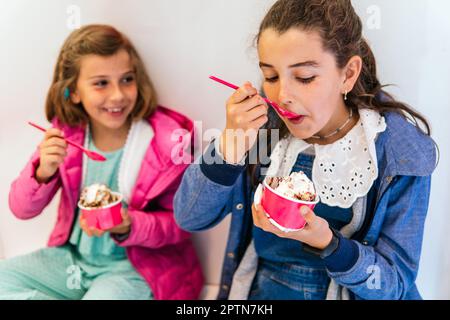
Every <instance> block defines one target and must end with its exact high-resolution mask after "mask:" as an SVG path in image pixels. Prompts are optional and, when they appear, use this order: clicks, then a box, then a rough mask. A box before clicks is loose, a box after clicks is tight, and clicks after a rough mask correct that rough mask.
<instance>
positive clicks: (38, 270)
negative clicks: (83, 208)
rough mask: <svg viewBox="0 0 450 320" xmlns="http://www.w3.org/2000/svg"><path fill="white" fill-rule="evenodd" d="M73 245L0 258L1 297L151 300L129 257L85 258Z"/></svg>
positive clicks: (18, 298) (6, 298) (20, 298)
mask: <svg viewBox="0 0 450 320" xmlns="http://www.w3.org/2000/svg"><path fill="white" fill-rule="evenodd" d="M74 248H75V247H73V246H71V245H66V246H63V247H58V248H46V249H42V250H38V251H36V252H33V253H31V254H27V255H24V256H20V257H16V258H12V259H8V260H4V261H0V300H50V299H51V300H54V299H64V300H80V299H83V300H148V299H152V293H151V290H150V288H149V286H148V284H147V283H146V281H145V280H144V278H143V277H142V276H141V275H139V274H138V273H137V272H136V271H135V270H134V268H133V267H132V265H131V263H130V262H129V261H128V260H127V259H123V260H112V259H111V258H108V259H104V260H103V261H102V259H101V258H99V257H92V258H86V257H85V256H81V255H79V254H78V253H77V251H76V249H74Z"/></svg>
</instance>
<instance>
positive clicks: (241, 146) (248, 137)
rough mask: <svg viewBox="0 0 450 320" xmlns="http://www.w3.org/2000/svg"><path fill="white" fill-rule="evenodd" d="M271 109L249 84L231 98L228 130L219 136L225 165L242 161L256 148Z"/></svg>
mask: <svg viewBox="0 0 450 320" xmlns="http://www.w3.org/2000/svg"><path fill="white" fill-rule="evenodd" d="M268 108H269V107H268V106H267V104H266V102H265V101H264V99H263V98H262V97H261V96H260V95H258V91H257V90H256V89H255V88H254V87H253V86H252V85H251V84H250V83H249V82H247V83H245V84H244V85H243V86H242V87H240V88H239V89H238V90H237V91H235V92H234V94H233V95H232V96H231V97H230V98H229V99H228V101H227V123H226V128H225V130H224V131H223V133H222V135H221V137H220V152H221V153H222V155H223V157H224V160H225V161H226V162H228V163H233V164H237V163H239V162H241V160H242V159H243V158H244V156H245V154H246V153H247V152H248V151H249V150H250V149H251V148H252V147H253V145H254V144H255V142H256V140H257V137H258V131H259V129H260V128H261V127H262V126H263V125H264V124H266V122H267V121H268V116H267V113H268Z"/></svg>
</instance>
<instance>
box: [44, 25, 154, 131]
mask: <svg viewBox="0 0 450 320" xmlns="http://www.w3.org/2000/svg"><path fill="white" fill-rule="evenodd" d="M119 50H125V51H126V52H127V53H128V54H129V56H130V60H131V64H132V67H133V71H134V72H135V74H136V83H137V87H138V97H137V100H136V106H135V107H134V109H133V111H132V112H131V118H132V119H136V120H138V119H143V118H147V117H149V116H150V115H151V114H152V113H153V112H154V111H155V110H156V107H157V96H156V92H155V89H154V87H153V84H152V82H151V80H150V77H149V76H148V74H147V71H146V70H145V66H144V63H143V61H142V59H141V58H140V57H139V54H138V53H137V51H136V49H135V48H134V46H133V44H132V43H131V41H130V40H129V39H128V38H127V37H126V36H125V35H123V34H122V33H120V32H119V31H117V30H116V29H115V28H113V27H111V26H108V25H88V26H85V27H83V28H81V29H78V30H75V31H74V32H72V34H70V35H69V37H68V38H67V39H66V41H65V43H64V45H63V47H62V48H61V52H60V54H59V56H58V61H57V63H56V66H55V71H54V75H53V81H52V84H51V86H50V89H49V91H48V94H47V100H46V105H45V113H46V116H47V119H48V121H52V120H53V119H54V118H55V117H56V118H58V120H59V121H61V123H63V124H65V125H69V126H77V125H81V124H86V123H87V122H88V120H89V117H88V115H87V113H86V111H85V110H84V108H83V106H82V105H81V104H78V105H76V104H74V103H73V102H72V101H71V99H68V98H67V90H70V92H74V91H75V89H76V84H77V81H78V77H79V74H80V61H81V59H82V58H83V57H84V56H86V55H91V54H94V55H100V56H105V57H107V56H111V55H114V54H116V53H117V52H118V51H119Z"/></svg>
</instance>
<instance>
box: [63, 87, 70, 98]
mask: <svg viewBox="0 0 450 320" xmlns="http://www.w3.org/2000/svg"><path fill="white" fill-rule="evenodd" d="M69 98H70V90H69V88H66V89H64V100H69Z"/></svg>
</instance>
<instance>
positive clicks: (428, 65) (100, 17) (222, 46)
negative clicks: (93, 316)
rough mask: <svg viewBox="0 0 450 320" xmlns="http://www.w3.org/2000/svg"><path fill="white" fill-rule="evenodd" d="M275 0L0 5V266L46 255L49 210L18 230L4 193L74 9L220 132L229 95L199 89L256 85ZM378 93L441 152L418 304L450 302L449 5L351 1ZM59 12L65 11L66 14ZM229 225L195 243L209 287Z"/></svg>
mask: <svg viewBox="0 0 450 320" xmlns="http://www.w3.org/2000/svg"><path fill="white" fill-rule="evenodd" d="M274 2H275V1H274V0H245V1H242V0H189V1H183V0H150V1H148V0H129V1H127V3H126V4H125V2H124V1H119V0H95V1H87V0H78V1H77V0H71V1H68V0H41V1H31V0H16V1H12V0H10V1H7V0H2V1H0V43H1V44H2V50H1V51H0V70H1V73H0V155H1V158H0V159H1V160H0V161H1V162H0V163H1V166H0V257H1V256H2V255H3V256H4V257H12V256H15V255H19V254H24V253H28V252H30V251H33V250H35V249H37V248H41V247H43V246H44V245H45V242H46V239H47V236H48V234H49V232H50V230H51V227H52V224H53V223H54V221H55V217H56V215H55V211H56V203H55V202H53V203H52V204H51V205H50V206H49V207H48V208H47V210H46V211H45V212H44V214H42V215H41V216H40V217H38V218H36V219H34V220H32V221H27V222H23V221H18V220H16V219H15V218H14V217H13V216H12V214H11V213H10V211H9V208H8V203H7V195H8V191H9V186H10V183H11V182H12V181H13V179H14V178H15V177H16V176H17V175H18V173H19V171H20V170H21V169H22V168H23V167H24V165H25V163H26V162H27V160H28V159H29V156H30V155H31V153H32V152H33V150H34V148H35V147H36V145H37V144H38V143H39V141H40V140H41V135H40V133H39V132H37V131H35V129H33V128H31V127H30V128H29V127H27V125H26V121H27V120H29V119H32V120H34V121H36V122H39V123H45V117H44V112H43V105H44V101H45V95H46V91H47V88H48V85H49V83H50V79H51V75H52V71H53V66H54V63H55V61H56V56H57V54H58V50H59V48H60V46H61V45H62V42H63V41H64V39H65V38H66V36H67V35H68V34H69V33H70V28H69V26H70V25H71V23H72V22H73V21H74V20H73V18H74V16H75V17H76V11H70V8H71V6H73V5H75V6H76V7H75V9H77V8H78V9H79V10H80V17H81V23H82V24H89V23H108V24H112V25H114V26H116V27H117V28H118V29H119V30H122V31H123V32H124V33H126V34H127V35H129V36H130V38H131V39H132V40H133V42H134V43H135V45H136V46H137V47H138V50H139V51H140V53H141V55H142V56H143V58H144V60H145V62H146V64H147V68H148V70H149V72H150V75H151V77H152V78H153V81H154V83H155V85H156V88H157V90H158V92H159V96H160V102H161V104H163V105H167V106H170V107H172V108H174V109H176V110H179V111H181V112H184V113H185V114H187V115H188V116H190V117H191V118H192V119H195V120H203V129H208V128H222V127H223V126H224V123H225V118H224V116H225V111H224V101H225V100H226V98H227V96H228V95H229V94H230V91H228V90H227V89H226V88H222V87H219V86H217V85H215V84H214V83H211V82H210V81H209V80H208V76H209V75H210V74H216V75H219V76H222V77H224V78H225V79H229V80H230V81H232V82H237V83H242V82H244V81H245V80H250V81H255V83H258V80H259V73H258V69H257V58H256V57H257V56H256V51H255V50H254V48H253V47H252V40H253V37H254V35H255V34H256V32H257V27H258V24H259V22H260V20H261V18H262V17H263V15H264V12H265V11H266V10H267V8H268V7H269V6H270V5H271V4H272V3H274ZM353 2H354V5H355V7H356V9H357V11H358V13H359V14H360V16H361V18H362V19H363V21H364V23H365V34H366V36H367V37H368V38H369V41H370V42H371V44H372V46H373V49H374V51H375V54H376V56H377V58H378V63H379V74H380V78H381V80H382V82H383V83H394V84H396V85H397V86H396V87H393V88H391V89H390V90H391V92H393V93H394V94H395V95H397V97H399V98H400V99H402V100H404V101H406V102H408V103H409V104H410V105H412V106H414V107H415V108H416V109H418V110H419V111H420V112H422V113H423V114H424V115H426V116H427V118H428V119H429V120H430V121H431V124H432V126H433V136H434V138H435V140H436V141H437V142H438V144H439V145H440V148H441V163H440V166H439V168H438V169H437V171H436V173H435V175H434V179H433V186H432V187H433V192H432V195H431V205H430V210H429V216H428V220H427V225H426V234H425V241H424V247H423V257H422V263H421V266H420V272H419V279H418V283H419V288H420V290H421V292H422V294H423V296H424V297H425V298H427V299H450V275H449V272H448V271H449V270H450V250H448V244H449V243H450V235H449V233H448V232H447V229H448V228H449V227H450V216H449V215H448V213H447V201H445V199H446V197H449V196H450V194H449V191H448V190H450V184H449V181H450V170H449V168H450V166H449V164H450V160H449V159H450V158H449V151H450V150H449V148H448V146H447V145H446V144H445V142H446V141H448V140H449V139H450V130H449V128H448V125H447V122H448V121H449V120H450V109H449V107H450V106H449V103H448V98H447V93H448V85H449V84H450V79H449V72H450V62H449V58H448V57H449V46H450V34H449V30H450V20H449V19H448V17H447V16H448V14H446V12H449V11H450V2H447V1H445V0H415V1H408V0H395V1H392V0H390V1H389V0H370V1H368V0H358V1H353ZM68 9H69V11H68ZM227 232H228V221H224V223H222V224H221V225H219V226H218V227H216V228H215V229H213V230H210V231H208V232H204V233H201V234H198V235H196V238H195V240H196V245H197V247H198V249H199V251H200V252H201V255H202V262H203V265H204V268H205V271H206V278H207V281H208V283H210V284H217V283H218V282H219V277H220V272H221V262H222V258H223V253H224V249H225V238H226V236H227Z"/></svg>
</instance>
